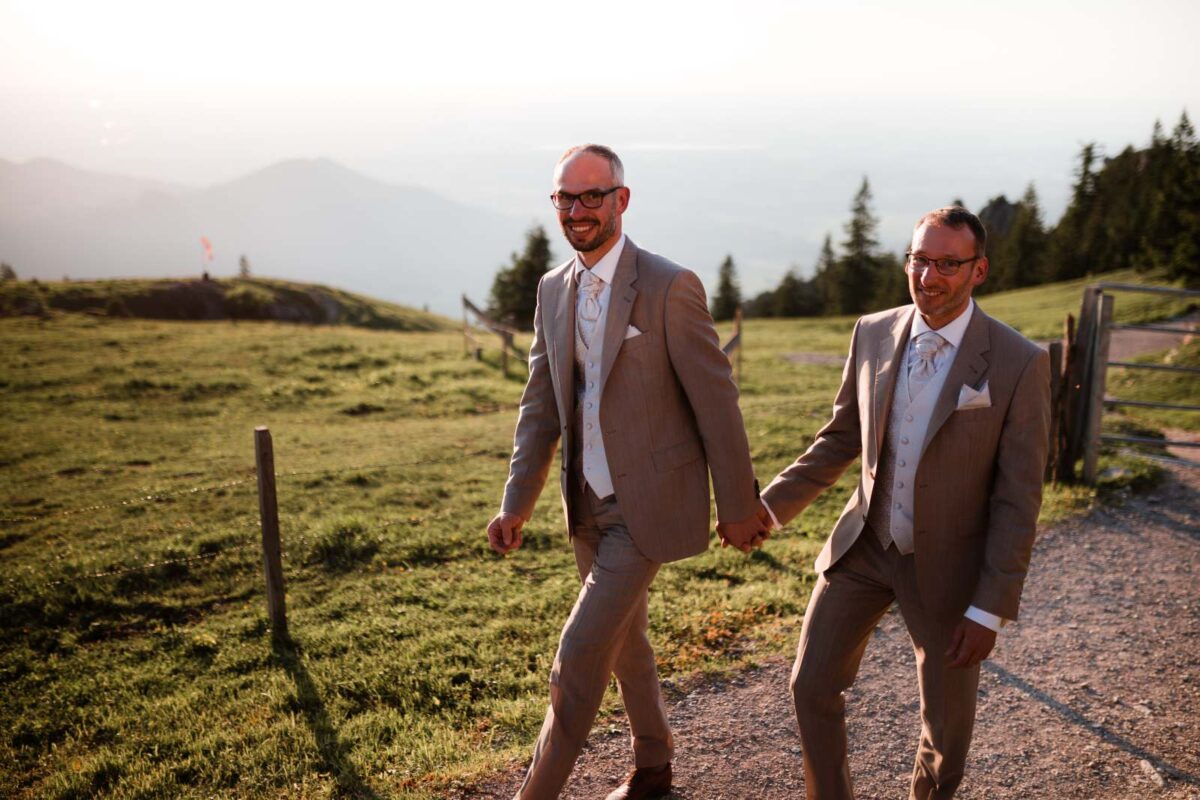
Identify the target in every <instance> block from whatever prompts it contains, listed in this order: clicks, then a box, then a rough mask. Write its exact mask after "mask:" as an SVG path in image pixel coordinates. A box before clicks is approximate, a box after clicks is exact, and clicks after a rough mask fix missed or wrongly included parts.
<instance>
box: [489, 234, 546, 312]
mask: <svg viewBox="0 0 1200 800" xmlns="http://www.w3.org/2000/svg"><path fill="white" fill-rule="evenodd" d="M552 258H553V256H552V255H551V253H550V239H549V238H548V237H547V236H546V230H545V228H543V227H542V226H541V225H535V226H534V227H532V228H530V229H529V231H527V232H526V234H525V250H524V251H523V252H522V253H520V254H519V255H518V254H517V253H513V254H512V263H511V264H510V265H509V266H508V267H501V268H500V269H499V270H498V271H497V272H496V277H495V278H494V279H493V281H492V291H491V296H490V299H489V301H488V313H490V314H491V315H492V316H494V317H496V318H498V319H500V320H502V321H511V323H512V324H513V325H515V326H516V327H518V328H521V329H523V330H529V329H531V328H532V327H533V312H534V310H535V309H536V308H537V289H538V282H539V281H540V280H541V279H542V276H543V275H545V274H546V272H547V271H548V270H549V269H550V264H551V259H552Z"/></svg>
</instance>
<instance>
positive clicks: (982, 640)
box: [946, 617, 996, 669]
mask: <svg viewBox="0 0 1200 800" xmlns="http://www.w3.org/2000/svg"><path fill="white" fill-rule="evenodd" d="M995 646H996V632H995V631H994V630H992V629H991V628H988V627H986V626H984V625H980V624H979V623H978V622H976V621H975V620H972V619H967V618H966V617H963V618H962V619H961V620H959V622H958V627H956V628H955V629H954V635H953V636H951V637H950V648H949V649H948V650H946V666H947V667H950V668H951V669H962V668H963V667H973V666H975V665H976V664H978V663H979V662H980V661H983V660H984V659H985V658H987V657H988V656H989V655H990V654H991V652H992V648H993V647H995Z"/></svg>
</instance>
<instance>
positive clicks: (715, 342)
mask: <svg viewBox="0 0 1200 800" xmlns="http://www.w3.org/2000/svg"><path fill="white" fill-rule="evenodd" d="M664 328H665V331H666V339H667V355H668V357H669V358H670V359H671V367H672V369H673V370H674V371H675V375H676V377H677V378H678V379H679V383H680V385H681V386H682V387H683V391H684V393H685V394H686V395H687V399H688V404H689V405H690V406H691V408H692V413H693V414H694V415H695V417H696V427H697V428H698V429H699V431H700V439H701V442H702V444H703V446H704V453H705V458H706V460H707V461H708V469H709V472H710V473H711V474H712V482H713V493H714V494H715V495H716V499H717V518H718V519H720V520H729V521H737V520H743V519H745V518H747V517H749V516H751V515H752V514H755V513H757V512H758V508H759V505H758V492H757V490H756V487H755V482H754V466H753V464H752V463H751V460H750V443H749V441H748V440H747V438H746V427H745V425H744V423H743V422H742V412H741V409H739V408H738V389H737V385H736V384H734V382H733V376H732V370H731V368H730V366H729V358H728V357H726V355H725V353H724V352H723V351H722V350H721V344H720V340H719V339H718V338H717V331H716V328H715V327H714V326H713V320H712V316H711V315H710V314H709V313H708V302H707V300H706V299H705V296H704V285H703V284H702V283H701V282H700V279H699V278H698V277H696V275H695V273H692V272H690V271H688V270H682V271H680V272H679V274H677V275H676V276H675V278H674V279H673V280H672V281H671V285H670V286H669V287H668V289H667V299H666V314H665V326H664Z"/></svg>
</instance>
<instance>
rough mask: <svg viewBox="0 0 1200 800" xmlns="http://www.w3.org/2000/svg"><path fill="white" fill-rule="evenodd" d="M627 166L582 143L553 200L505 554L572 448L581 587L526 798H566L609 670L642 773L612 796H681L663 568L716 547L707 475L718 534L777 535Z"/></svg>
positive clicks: (720, 385) (705, 317)
mask: <svg viewBox="0 0 1200 800" xmlns="http://www.w3.org/2000/svg"><path fill="white" fill-rule="evenodd" d="M624 179H625V169H624V167H623V166H622V164H621V160H620V159H619V158H618V157H617V154H616V153H614V152H613V151H612V150H610V149H609V148H607V147H604V146H602V145H595V144H589V145H581V146H579V147H573V148H571V149H570V150H568V151H567V152H566V153H565V154H564V155H563V156H562V158H561V159H559V163H558V166H557V167H556V169H555V171H554V192H553V193H552V194H551V195H550V200H551V202H552V203H553V205H554V208H555V209H556V210H557V211H558V221H559V225H560V226H561V228H562V232H563V236H565V237H566V239H567V242H568V243H569V244H570V245H571V248H572V249H573V250H574V251H575V254H574V256H573V257H572V258H571V259H570V260H569V261H568V262H567V263H565V264H563V265H562V266H560V267H558V268H557V269H553V270H551V271H550V272H548V273H546V275H545V277H543V278H542V281H541V283H540V284H539V286H538V299H537V309H536V311H535V312H534V322H533V325H534V337H533V345H532V347H531V348H530V350H529V381H528V383H527V384H526V386H525V393H524V394H523V395H522V397H521V411H520V415H519V417H518V419H517V430H516V434H515V435H514V437H513V440H514V447H513V454H512V459H511V462H510V464H509V475H508V483H507V484H506V485H505V488H504V500H503V503H502V504H501V511H500V513H499V514H497V515H496V516H495V517H494V518H493V519H492V521H491V522H490V523H489V524H488V540H489V542H490V544H491V547H492V549H493V550H495V551H496V552H498V553H501V554H505V553H509V552H511V551H513V550H515V549H516V548H518V547H520V546H521V538H522V529H523V527H524V525H525V523H526V522H528V521H529V518H530V517H531V516H532V515H533V510H534V505H535V504H536V502H537V498H538V495H539V494H540V493H541V491H542V487H543V486H544V485H545V482H546V479H547V477H548V475H549V473H550V470H551V467H552V465H553V461H554V454H555V450H556V449H558V444H559V442H560V440H561V442H562V456H561V460H562V467H561V470H560V471H559V489H560V492H561V496H562V501H563V511H564V513H565V516H566V522H567V531H568V533H569V535H570V538H571V544H572V546H573V548H574V551H575V564H576V567H577V569H578V572H579V578H580V580H581V581H582V582H583V588H582V589H581V590H580V592H579V596H578V599H577V600H576V601H575V607H574V608H573V609H572V611H571V614H570V617H569V618H568V619H567V622H566V625H565V626H564V627H563V632H562V637H561V639H560V641H559V646H558V652H557V654H556V655H555V657H554V666H553V667H552V669H551V671H550V707H549V708H547V709H546V719H545V722H544V724H543V725H542V731H541V734H540V735H539V737H538V741H537V745H536V746H535V748H534V752H533V760H532V762H531V763H530V765H529V770H528V771H527V772H526V774H525V781H524V783H523V784H522V785H521V788H520V789H519V790H518V792H517V798H519V799H520V800H550V799H551V798H555V797H558V794H559V792H560V791H561V790H562V787H563V785H564V784H565V783H566V781H567V778H568V776H569V775H570V774H571V770H572V768H573V766H574V764H575V759H576V757H577V756H578V755H579V752H580V750H581V749H582V748H583V745H584V743H585V742H586V741H587V736H588V732H589V731H590V730H591V727H592V722H593V721H594V720H595V717H596V712H597V711H598V710H599V707H600V702H601V700H602V699H603V697H604V691H605V689H606V688H607V687H608V681H609V678H610V676H612V675H614V674H615V675H616V677H617V687H618V689H619V690H620V692H621V700H622V702H623V703H624V704H625V711H626V714H627V716H628V719H629V728H630V740H631V743H632V746H633V758H634V770H633V771H632V772H631V773H630V774H629V776H628V777H627V778H626V780H625V782H624V783H623V784H622V785H621V786H620V787H618V788H617V789H616V790H615V791H613V792H612V793H611V794H610V795H609V800H638V799H639V798H649V797H662V796H664V795H666V794H667V793H668V792H670V789H671V781H672V772H671V759H672V755H673V750H674V743H673V741H672V736H671V730H670V727H669V726H668V724H667V714H666V708H665V706H664V705H663V699H662V691H661V689H660V687H659V682H658V674H657V671H656V667H655V660H654V651H653V650H651V648H650V641H649V639H648V638H647V635H646V631H647V626H648V624H649V619H648V615H647V592H648V589H649V587H650V583H651V581H653V579H654V576H655V575H656V574H657V572H658V569H659V567H660V566H661V565H662V564H664V563H666V562H669V561H676V560H678V559H682V558H687V557H689V556H694V555H697V554H699V553H701V552H703V551H704V550H705V549H706V548H707V547H708V542H709V531H710V527H709V523H710V521H711V520H710V517H709V476H710V475H711V477H712V486H713V493H714V494H715V495H716V501H717V518H718V520H720V522H719V523H718V530H719V531H720V532H721V535H722V540H723V541H725V542H728V543H730V544H733V545H734V546H736V547H738V548H740V549H742V550H743V551H745V552H749V551H750V549H751V548H752V547H755V546H757V545H760V544H761V543H762V540H763V539H764V538H766V535H767V529H766V525H765V524H764V523H763V522H762V521H761V519H760V517H759V515H758V510H759V508H760V506H759V503H758V500H757V496H758V491H757V484H756V483H755V480H754V472H753V468H752V466H751V463H750V448H749V444H748V443H747V441H746V431H745V429H744V428H743V426H742V415H741V412H740V411H739V410H738V391H737V387H736V386H735V385H734V383H733V380H732V377H731V370H730V366H729V359H728V358H726V357H725V354H724V353H723V352H722V351H721V348H720V344H719V342H718V340H717V332H716V330H715V329H714V328H713V321H712V317H710V316H709V313H708V304H707V301H706V300H705V297H704V287H703V285H702V284H701V283H700V279H699V278H697V277H696V275H695V274H694V273H692V272H690V271H689V270H686V269H684V268H682V267H680V266H679V265H677V264H674V263H672V262H670V261H668V260H667V259H665V258H663V257H662V256H659V255H656V254H654V253H651V252H650V251H648V250H643V249H641V248H640V247H638V246H637V245H635V244H634V243H633V242H632V241H630V239H629V238H628V237H626V236H625V234H624V233H623V232H622V230H621V217H622V215H623V214H624V213H625V210H626V209H627V208H628V207H629V197H630V192H629V189H628V188H627V187H626V186H625V185H624Z"/></svg>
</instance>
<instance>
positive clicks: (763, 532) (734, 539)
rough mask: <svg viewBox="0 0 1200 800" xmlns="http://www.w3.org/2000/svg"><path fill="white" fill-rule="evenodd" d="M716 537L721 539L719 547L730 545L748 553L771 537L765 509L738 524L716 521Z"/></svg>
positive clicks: (769, 520)
mask: <svg viewBox="0 0 1200 800" xmlns="http://www.w3.org/2000/svg"><path fill="white" fill-rule="evenodd" d="M717 535H718V536H720V537H721V547H729V546H730V545H732V546H734V547H736V548H737V549H738V550H741V551H742V552H743V553H749V552H750V551H751V550H753V549H754V548H756V547H762V543H763V542H765V541H766V540H767V537H769V536H770V535H771V518H770V516H769V515H768V514H767V510H766V509H765V508H761V507H760V508H759V510H758V512H757V513H755V514H751V515H750V516H749V517H746V518H745V519H743V520H740V521H738V522H722V521H720V520H717Z"/></svg>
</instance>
